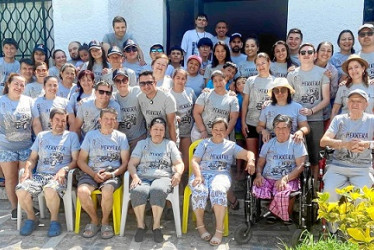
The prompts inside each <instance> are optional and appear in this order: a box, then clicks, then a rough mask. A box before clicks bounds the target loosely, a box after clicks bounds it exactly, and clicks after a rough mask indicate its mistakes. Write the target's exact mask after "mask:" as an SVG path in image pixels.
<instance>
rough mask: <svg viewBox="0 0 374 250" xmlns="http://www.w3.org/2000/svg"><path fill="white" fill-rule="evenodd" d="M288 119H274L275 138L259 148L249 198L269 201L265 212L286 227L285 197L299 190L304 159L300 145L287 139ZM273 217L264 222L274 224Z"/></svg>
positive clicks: (287, 204)
mask: <svg viewBox="0 0 374 250" xmlns="http://www.w3.org/2000/svg"><path fill="white" fill-rule="evenodd" d="M291 127H292V119H291V118H290V117H289V116H286V115H277V116H276V117H275V118H274V121H273V128H274V132H275V137H274V138H272V139H270V140H269V142H267V143H265V144H264V145H263V146H262V149H261V152H260V155H259V158H258V162H257V168H256V178H255V179H254V181H253V189H252V192H253V194H254V195H255V196H256V197H257V198H260V199H272V198H273V200H272V201H271V203H270V207H269V210H270V212H272V213H273V214H274V215H276V216H278V217H279V218H281V219H282V220H283V221H284V222H285V224H290V223H291V222H292V221H290V215H291V214H292V207H293V206H292V205H293V200H291V201H290V199H289V196H290V193H291V192H292V191H296V190H298V189H299V188H300V183H299V179H298V177H299V175H300V174H301V172H302V171H303V169H304V162H305V159H306V156H307V155H308V153H307V151H306V148H305V146H304V143H296V142H295V141H294V140H293V139H292V136H291ZM274 219H275V218H274V217H269V218H268V222H269V223H274Z"/></svg>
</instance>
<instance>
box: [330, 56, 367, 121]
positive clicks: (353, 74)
mask: <svg viewBox="0 0 374 250" xmlns="http://www.w3.org/2000/svg"><path fill="white" fill-rule="evenodd" d="M368 66H369V65H368V63H367V62H366V60H364V59H362V58H361V57H360V56H358V55H351V56H350V57H349V58H348V60H347V61H345V62H344V63H343V65H342V69H343V71H344V73H346V74H347V75H348V76H349V77H348V79H347V81H346V82H345V85H342V86H340V87H339V89H338V92H337V93H336V98H335V103H334V106H333V107H332V111H331V118H330V119H331V120H332V119H333V118H334V117H335V116H336V115H337V114H338V113H339V111H340V109H341V110H342V113H343V114H346V113H347V112H348V106H347V102H348V98H347V96H348V94H349V92H350V91H353V90H355V89H361V90H363V91H365V92H366V93H367V94H368V96H369V105H368V106H367V107H366V110H365V111H366V112H367V113H370V114H373V108H374V85H369V76H368V73H367V71H366V69H367V68H368Z"/></svg>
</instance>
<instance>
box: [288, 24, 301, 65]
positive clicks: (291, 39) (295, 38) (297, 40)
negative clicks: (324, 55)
mask: <svg viewBox="0 0 374 250" xmlns="http://www.w3.org/2000/svg"><path fill="white" fill-rule="evenodd" d="M302 42H303V33H302V32H301V30H300V29H297V28H293V29H290V31H289V32H288V34H287V39H286V43H287V45H288V48H289V50H290V58H291V61H292V63H293V64H295V65H296V66H300V60H299V48H300V44H301V43H302Z"/></svg>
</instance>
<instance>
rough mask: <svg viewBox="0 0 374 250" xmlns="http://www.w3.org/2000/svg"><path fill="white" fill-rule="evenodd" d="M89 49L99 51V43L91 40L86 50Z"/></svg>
mask: <svg viewBox="0 0 374 250" xmlns="http://www.w3.org/2000/svg"><path fill="white" fill-rule="evenodd" d="M91 49H101V45H100V42H99V41H97V40H93V41H91V42H90V43H89V44H88V50H91Z"/></svg>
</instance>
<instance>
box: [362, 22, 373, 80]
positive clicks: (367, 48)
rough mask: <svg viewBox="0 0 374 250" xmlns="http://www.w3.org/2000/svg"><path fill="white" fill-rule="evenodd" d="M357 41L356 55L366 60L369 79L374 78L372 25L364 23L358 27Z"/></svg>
mask: <svg viewBox="0 0 374 250" xmlns="http://www.w3.org/2000/svg"><path fill="white" fill-rule="evenodd" d="M358 41H359V42H360V44H361V51H360V52H358V55H359V56H360V57H361V58H363V59H365V60H366V61H367V62H368V64H369V67H368V68H367V73H368V74H369V77H370V79H374V26H373V25H372V24H369V23H365V24H364V25H362V26H361V27H360V28H359V29H358Z"/></svg>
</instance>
